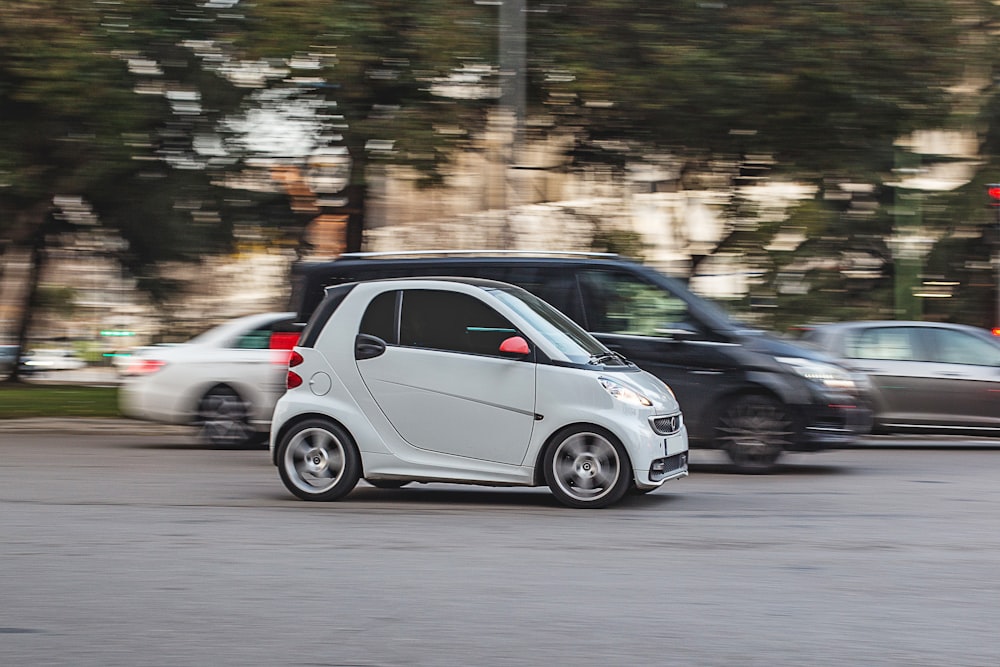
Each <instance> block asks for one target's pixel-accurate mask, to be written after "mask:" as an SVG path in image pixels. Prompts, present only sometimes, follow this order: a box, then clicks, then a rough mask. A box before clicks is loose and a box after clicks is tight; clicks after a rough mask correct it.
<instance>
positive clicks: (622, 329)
mask: <svg viewBox="0 0 1000 667" xmlns="http://www.w3.org/2000/svg"><path fill="white" fill-rule="evenodd" d="M579 277H580V287H581V289H582V290H583V296H584V310H585V312H586V320H587V328H588V329H589V330H590V331H593V332H596V333H609V334H632V335H636V336H664V335H666V334H665V333H664V330H665V329H671V328H675V327H677V326H678V325H680V324H682V323H684V322H685V320H687V319H688V308H687V304H686V303H684V301H683V300H682V299H680V298H678V297H676V296H674V295H672V294H670V293H669V292H666V291H664V289H663V288H662V287H659V286H658V285H653V284H650V283H647V282H645V281H642V280H640V279H639V278H638V277H637V276H634V275H631V274H629V273H626V272H623V271H581V272H580V276H579Z"/></svg>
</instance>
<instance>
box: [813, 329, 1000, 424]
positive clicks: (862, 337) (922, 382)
mask: <svg viewBox="0 0 1000 667" xmlns="http://www.w3.org/2000/svg"><path fill="white" fill-rule="evenodd" d="M803 340H805V341H808V342H810V343H812V344H814V345H818V346H819V347H821V348H823V349H824V350H826V351H827V352H829V353H832V354H833V355H834V356H836V357H838V358H839V359H840V360H841V361H842V363H843V364H844V365H845V366H847V367H848V368H849V369H850V370H851V371H853V372H854V373H856V374H859V375H864V376H867V384H868V385H869V387H868V389H869V393H870V396H871V401H872V408H873V412H874V415H873V416H874V429H873V430H874V432H876V433H888V432H900V431H908V432H913V431H927V432H938V433H956V434H957V433H964V434H969V433H978V434H982V435H1000V340H998V339H997V338H996V337H995V336H993V335H992V334H991V333H990V332H989V331H986V330H984V329H978V328H976V327H970V326H965V325H960V324H945V323H938V322H907V321H875V322H842V323H838V324H826V325H820V326H816V327H814V328H812V329H811V330H809V331H807V332H806V333H805V334H804V335H803Z"/></svg>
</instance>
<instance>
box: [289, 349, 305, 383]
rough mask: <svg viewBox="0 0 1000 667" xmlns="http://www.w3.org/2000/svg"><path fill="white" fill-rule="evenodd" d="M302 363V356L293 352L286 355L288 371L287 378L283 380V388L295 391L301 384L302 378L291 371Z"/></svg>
mask: <svg viewBox="0 0 1000 667" xmlns="http://www.w3.org/2000/svg"><path fill="white" fill-rule="evenodd" d="M303 361H304V359H303V358H302V355H301V354H299V353H298V352H296V351H295V350H292V351H291V353H290V354H289V355H288V368H289V371H288V376H287V377H286V378H285V387H286V388H287V389H295V388H296V387H298V386H299V385H301V384H302V376H301V375H299V374H298V373H296V372H295V371H293V370H291V369H292V368H295V367H296V366H298V365H299V364H301V363H302V362H303Z"/></svg>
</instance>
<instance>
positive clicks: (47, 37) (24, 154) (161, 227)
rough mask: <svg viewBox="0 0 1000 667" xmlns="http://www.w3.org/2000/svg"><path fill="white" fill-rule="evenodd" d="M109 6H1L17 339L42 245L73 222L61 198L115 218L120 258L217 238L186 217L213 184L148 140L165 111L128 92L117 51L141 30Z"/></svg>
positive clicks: (5, 184) (6, 221) (2, 216)
mask: <svg viewBox="0 0 1000 667" xmlns="http://www.w3.org/2000/svg"><path fill="white" fill-rule="evenodd" d="M142 4H146V3H142ZM192 4H194V3H192ZM107 7H114V8H115V9H116V10H117V11H122V10H121V8H122V7H124V5H123V4H122V3H118V4H117V5H106V6H105V5H101V4H100V3H95V4H87V3H63V2H58V1H57V0H30V1H29V0H9V1H6V2H4V3H2V4H0V239H2V243H0V252H3V253H5V252H7V251H9V250H11V249H15V248H23V249H26V250H27V251H28V256H29V257H30V268H29V271H28V285H27V289H26V290H25V299H24V303H23V304H22V307H21V308H20V309H19V315H18V317H19V322H18V323H17V325H16V331H15V335H16V336H17V342H18V344H19V345H21V346H22V348H24V347H25V341H26V338H27V334H28V330H29V327H30V319H31V313H32V310H33V307H34V306H35V305H36V304H37V303H38V289H37V288H38V278H39V275H40V274H41V272H42V268H43V263H44V260H45V258H46V245H47V244H48V243H49V242H50V241H51V240H52V239H54V238H56V233H57V232H62V231H67V230H71V229H72V228H73V227H74V226H75V225H76V224H78V222H79V221H77V220H75V219H74V218H73V216H71V215H67V214H66V212H65V211H63V210H62V208H61V205H60V199H62V198H66V197H70V198H73V199H75V200H79V201H82V202H85V203H86V204H87V205H88V206H90V207H92V208H93V209H94V211H95V212H96V214H97V220H99V221H100V222H101V223H103V224H107V225H109V226H111V227H112V228H117V229H118V230H119V231H120V232H121V234H122V236H123V237H124V238H125V239H126V240H127V241H128V242H129V250H128V252H126V253H124V254H122V256H121V257H119V259H121V260H122V261H123V263H125V264H126V265H128V266H130V267H131V268H133V269H138V268H140V267H143V266H147V265H149V264H150V263H153V262H155V261H157V260H161V259H168V258H178V257H183V256H185V255H186V254H190V253H194V254H197V253H199V252H202V251H203V250H205V249H207V248H209V247H211V245H212V243H213V242H215V241H216V240H217V239H218V236H219V235H218V233H217V231H218V230H217V229H214V228H212V229H204V228H203V227H204V226H203V227H199V225H198V224H191V223H192V219H193V215H192V212H193V211H196V210H201V209H203V208H205V207H204V204H203V200H202V196H201V195H202V194H203V193H205V192H210V191H212V190H213V189H214V188H213V186H212V185H211V184H210V182H208V181H207V180H206V179H205V178H204V176H203V175H200V174H194V173H191V174H188V173H184V174H170V175H171V177H170V178H166V176H167V175H168V174H167V170H166V169H165V168H164V166H163V164H162V161H161V160H160V158H159V156H158V155H157V153H156V150H155V147H154V146H152V145H151V144H152V141H153V138H154V136H155V132H156V131H157V129H158V128H162V127H164V126H165V125H166V122H167V120H169V116H170V114H169V110H168V108H167V106H166V105H165V104H164V102H163V99H162V98H159V97H152V96H142V95H136V94H135V92H134V91H133V86H132V82H131V81H130V79H129V77H128V76H127V70H126V67H127V65H128V59H127V57H126V58H123V57H121V56H122V55H123V54H124V53H127V52H122V51H116V50H115V47H116V46H121V45H122V44H125V43H129V44H131V45H133V46H134V45H135V40H137V39H140V38H142V37H144V35H141V34H140V33H139V32H137V31H135V30H132V29H130V27H129V26H128V23H127V21H124V22H123V21H121V20H118V18H119V17H109V16H108V15H107V14H106V9H107ZM109 18H110V19H111V20H109ZM115 33H120V34H115ZM160 136H161V137H162V136H163V134H162V133H161V134H160ZM185 203H187V205H185ZM88 224H93V221H89V222H88ZM209 227H214V226H212V225H209ZM163 285H164V283H162V282H155V283H154V282H150V283H147V286H156V287H162V286H163ZM17 379H18V378H17V374H16V373H14V374H13V375H12V376H11V377H10V380H12V381H17Z"/></svg>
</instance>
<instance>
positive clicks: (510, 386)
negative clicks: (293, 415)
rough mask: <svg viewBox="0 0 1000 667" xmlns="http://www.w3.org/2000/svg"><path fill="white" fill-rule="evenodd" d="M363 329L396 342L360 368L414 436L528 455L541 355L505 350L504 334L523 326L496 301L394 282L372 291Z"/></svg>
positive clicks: (478, 452) (487, 455)
mask: <svg viewBox="0 0 1000 667" xmlns="http://www.w3.org/2000/svg"><path fill="white" fill-rule="evenodd" d="M390 309H391V311H390ZM390 312H391V313H392V314H390ZM397 323H398V327H397V326H396V325H397ZM360 333H362V334H367V335H373V336H376V337H378V338H380V339H382V340H384V341H386V342H387V343H389V344H388V345H387V347H386V350H385V352H384V353H383V354H380V355H377V356H374V357H372V358H368V359H359V360H358V362H357V364H358V371H359V372H360V374H361V377H362V379H363V381H364V383H365V386H366V387H367V388H368V390H369V391H370V392H371V395H372V397H373V398H374V400H375V402H376V403H377V405H378V407H379V409H380V410H381V411H382V413H383V414H384V415H385V417H386V419H388V421H389V422H390V423H391V424H392V426H393V428H394V429H395V430H396V431H397V432H398V433H399V435H400V436H401V437H402V438H403V439H404V440H405V441H406V442H407V443H409V444H411V445H413V446H414V447H418V448H420V449H424V450H428V451H432V452H439V453H442V454H452V455H455V456H462V457H466V458H472V459H480V460H484V461H494V462H497V463H506V464H512V465H517V464H520V463H521V462H522V461H523V459H524V456H525V452H526V451H527V448H528V442H529V440H530V438H531V430H532V427H533V425H534V421H535V412H534V409H535V364H534V363H533V361H531V360H529V359H522V358H509V357H504V356H501V355H500V353H499V347H500V342H501V341H502V340H504V339H505V338H508V337H510V336H512V335H515V334H516V333H517V332H516V329H515V328H514V326H513V325H512V324H511V323H510V322H509V321H508V320H507V319H506V318H504V317H503V316H502V315H500V314H499V313H498V312H497V311H496V310H494V309H493V308H492V307H490V306H489V305H488V304H486V303H484V302H483V301H481V300H479V299H478V298H476V297H475V296H472V295H470V294H465V293H461V292H452V291H447V290H427V289H413V290H400V291H398V292H386V293H383V294H382V295H380V296H379V297H376V299H374V300H373V301H372V304H371V305H370V306H369V308H368V311H367V312H366V313H365V316H364V318H363V320H362V323H361V330H360Z"/></svg>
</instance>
